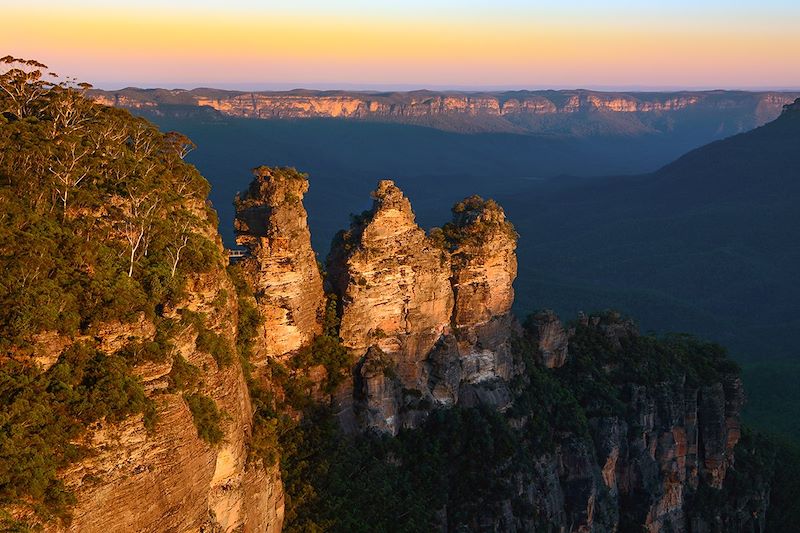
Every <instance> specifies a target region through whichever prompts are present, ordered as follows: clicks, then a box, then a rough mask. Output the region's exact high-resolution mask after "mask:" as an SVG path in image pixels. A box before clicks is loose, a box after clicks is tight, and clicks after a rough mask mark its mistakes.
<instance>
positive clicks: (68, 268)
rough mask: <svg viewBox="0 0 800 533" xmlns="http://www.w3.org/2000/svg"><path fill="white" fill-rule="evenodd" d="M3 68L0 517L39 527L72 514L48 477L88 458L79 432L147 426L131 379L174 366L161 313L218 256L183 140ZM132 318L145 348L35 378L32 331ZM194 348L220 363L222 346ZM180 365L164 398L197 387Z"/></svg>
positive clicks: (84, 349) (78, 348)
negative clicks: (145, 327)
mask: <svg viewBox="0 0 800 533" xmlns="http://www.w3.org/2000/svg"><path fill="white" fill-rule="evenodd" d="M0 63H2V65H0V67H3V69H0V89H1V90H0V360H1V361H3V362H2V363H0V413H1V414H0V463H2V464H0V504H8V503H20V502H25V503H26V504H27V505H30V506H32V507H33V508H34V510H35V511H36V512H37V513H38V516H39V517H40V518H47V517H48V516H51V515H53V514H58V515H60V516H63V515H65V513H67V507H68V505H69V504H70V503H71V501H72V496H71V494H70V493H69V492H67V491H66V490H65V489H64V487H63V486H62V485H61V484H60V482H59V481H58V480H57V476H56V472H57V471H58V470H59V469H62V468H64V467H66V466H68V465H69V464H70V463H71V462H72V461H75V460H77V459H79V458H80V457H81V456H82V454H83V453H85V451H84V450H83V449H82V448H81V447H80V446H79V445H78V444H77V443H78V442H79V439H80V438H81V436H82V435H83V434H84V432H85V431H86V427H87V426H88V425H89V424H92V423H93V422H96V421H98V420H101V419H102V420H106V421H108V422H119V421H121V420H123V419H124V418H125V417H127V416H130V415H133V414H142V415H143V421H144V424H145V426H146V427H147V428H148V429H149V430H153V429H154V428H155V424H156V411H155V407H154V404H153V402H151V401H149V400H147V399H146V397H145V395H144V392H143V390H142V387H141V385H140V383H139V381H138V379H137V378H135V377H134V374H133V372H132V371H131V368H130V365H137V364H141V363H146V362H164V361H167V360H168V359H169V357H170V353H171V352H172V351H173V347H172V344H171V339H172V338H173V336H174V333H175V326H176V321H174V320H171V319H168V318H166V317H164V316H162V315H163V311H164V309H166V308H170V307H174V305H175V304H177V303H178V302H179V301H180V300H181V299H182V298H183V297H184V293H185V286H186V281H187V279H188V276H189V275H192V274H197V273H201V272H208V271H209V269H211V268H214V267H215V265H220V264H222V257H221V255H220V251H219V247H218V246H217V244H216V243H215V242H214V241H213V239H210V238H209V237H208V236H207V232H206V231H205V230H206V228H207V227H208V224H209V221H210V220H211V217H210V215H211V213H212V212H213V210H210V208H209V207H208V205H207V202H206V196H207V194H208V191H209V186H208V183H207V182H206V181H205V179H203V177H202V176H200V174H199V173H198V172H197V170H196V169H195V168H194V167H193V166H191V165H189V164H187V163H185V162H184V161H183V157H184V156H185V155H186V153H188V151H189V150H191V149H192V147H193V144H192V143H191V141H189V140H188V139H187V138H185V137H184V136H182V135H180V134H176V133H168V134H162V133H161V132H159V131H158V129H157V128H156V127H155V126H153V125H152V124H150V123H149V122H147V121H146V120H144V119H141V118H135V117H133V116H131V115H130V114H129V113H127V112H125V111H122V110H119V109H115V108H112V107H106V106H102V105H97V104H94V103H93V102H92V101H91V100H89V99H87V98H85V97H84V96H85V91H86V89H87V88H88V86H87V85H85V84H78V85H74V84H72V83H68V82H58V80H57V79H55V78H54V77H52V76H51V77H50V78H48V75H45V74H44V72H46V71H45V70H44V69H45V66H44V65H42V64H41V63H38V62H36V61H24V60H17V59H15V58H12V57H5V58H2V60H0ZM142 317H144V318H145V319H146V320H149V321H151V322H153V323H154V324H155V325H156V336H155V338H154V339H153V340H152V341H149V340H145V341H140V340H135V339H132V340H131V341H130V342H129V343H128V344H127V345H126V346H124V347H123V348H122V349H121V350H120V351H119V352H118V353H117V354H115V355H106V354H101V353H100V352H97V351H96V350H95V349H94V348H93V347H92V344H91V343H89V344H86V345H74V346H72V347H70V348H69V349H68V350H66V351H65V352H64V353H62V354H61V356H60V358H59V360H58V362H57V363H56V364H55V365H54V366H52V367H51V368H49V369H48V370H47V371H44V372H42V371H40V370H37V369H36V368H35V365H34V364H33V363H32V362H31V361H30V360H29V359H28V356H30V355H31V354H32V353H33V347H34V346H36V345H39V346H41V344H42V343H43V342H44V341H43V340H42V339H40V338H38V335H39V334H41V333H45V332H47V333H52V332H57V333H60V334H62V335H65V336H67V337H73V338H74V337H75V336H78V335H81V336H83V337H84V338H93V337H95V336H96V335H97V332H98V331H100V330H101V329H102V326H104V325H105V324H108V323H112V324H113V323H116V322H121V323H123V324H125V323H127V322H138V321H139V320H141V318H142ZM87 342H88V341H87ZM201 344H203V346H205V347H207V348H208V349H209V350H210V351H211V353H212V355H215V357H216V358H217V359H218V361H220V362H222V363H224V362H225V361H226V350H225V346H224V343H223V342H221V341H220V340H219V339H216V338H213V337H211V336H208V335H207V336H206V337H204V338H203V339H202V342H201ZM9 356H10V357H9ZM187 365H188V364H187V363H186V362H185V361H182V360H181V359H180V358H179V357H177V358H176V364H175V365H174V366H173V372H172V374H171V375H170V384H171V387H172V388H173V389H178V388H182V387H187V388H191V387H193V386H194V385H192V382H193V378H192V372H190V371H189V370H190V369H189V368H188V366H187ZM195 404H196V406H200V407H201V408H202V407H203V405H204V404H202V403H198V402H195ZM200 412H202V413H206V411H200ZM208 413H211V411H208ZM201 419H202V420H212V421H213V416H211V415H210V414H207V416H205V418H201ZM206 425H207V426H209V427H213V424H206ZM206 433H207V434H208V435H209V436H211V437H213V436H214V432H213V431H210V430H209V431H207V432H206Z"/></svg>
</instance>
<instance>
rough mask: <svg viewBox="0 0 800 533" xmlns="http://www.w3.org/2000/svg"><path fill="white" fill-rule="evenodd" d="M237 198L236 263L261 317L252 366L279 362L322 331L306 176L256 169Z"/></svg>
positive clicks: (321, 300) (321, 301)
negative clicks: (240, 251)
mask: <svg viewBox="0 0 800 533" xmlns="http://www.w3.org/2000/svg"><path fill="white" fill-rule="evenodd" d="M254 173H255V175H256V178H255V179H254V180H253V182H252V184H251V185H250V188H249V189H248V190H247V191H246V192H245V193H244V194H243V195H240V196H239V197H237V199H236V212H237V216H236V221H235V224H234V227H235V229H236V242H237V244H239V245H240V246H243V247H245V248H246V249H247V255H246V256H245V257H244V258H242V259H241V260H240V261H239V265H240V266H241V267H242V270H243V271H244V273H245V277H246V278H247V280H248V282H249V284H250V286H251V288H252V290H253V293H254V296H255V298H256V301H257V302H258V307H259V311H260V313H261V318H262V323H261V326H260V332H259V335H258V338H257V339H256V340H255V350H256V354H255V357H253V358H252V361H253V362H254V363H256V364H263V363H264V361H265V360H266V358H267V357H280V356H283V355H285V354H288V353H290V352H296V351H297V350H299V349H300V348H302V347H304V346H307V345H308V344H310V342H311V340H312V339H313V338H314V336H315V335H318V334H319V333H321V332H322V322H321V320H322V308H323V306H324V294H323V292H322V276H321V275H320V272H319V269H318V268H317V259H316V256H315V255H314V250H312V249H311V234H310V233H309V231H308V224H307V218H308V217H307V215H306V211H305V209H304V208H303V203H302V202H303V195H304V194H305V193H306V191H308V180H307V179H306V177H305V176H304V175H302V174H300V173H298V172H296V171H295V170H293V169H286V168H281V169H278V168H276V169H271V168H267V167H259V168H257V169H255V170H254Z"/></svg>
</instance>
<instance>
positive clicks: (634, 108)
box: [91, 88, 798, 135]
mask: <svg viewBox="0 0 800 533" xmlns="http://www.w3.org/2000/svg"><path fill="white" fill-rule="evenodd" d="M91 95H92V97H93V98H94V99H95V101H96V102H98V103H102V104H105V105H115V106H119V107H126V108H130V109H137V110H141V111H144V112H150V113H155V114H157V115H166V114H179V115H184V114H186V113H189V112H190V109H192V108H194V109H195V110H196V112H199V113H217V114H222V115H225V116H232V117H246V118H258V119H303V118H325V117H332V118H345V119H353V120H373V121H381V122H397V123H408V124H421V125H426V126H432V127H436V128H440V129H444V130H450V131H459V132H478V131H483V132H490V131H492V132H500V131H502V132H525V133H560V134H563V133H564V132H566V131H574V132H575V133H578V134H580V135H583V134H585V133H586V131H585V130H583V129H582V128H577V129H575V130H572V128H573V126H574V125H575V121H576V120H577V121H589V122H591V123H592V128H593V129H592V131H593V132H594V133H606V134H609V133H610V134H624V135H637V134H645V133H654V132H656V131H659V132H666V131H668V129H669V128H672V127H673V126H674V125H675V124H679V123H681V122H682V121H684V120H686V117H687V116H689V115H693V114H696V116H708V115H709V114H712V115H713V114H717V115H718V116H719V117H720V118H719V120H720V121H726V120H730V121H731V122H732V123H735V124H737V125H735V126H731V128H732V129H730V130H729V133H735V132H738V131H746V130H748V129H751V128H753V127H757V126H760V125H762V124H764V123H766V122H769V121H770V120H773V119H775V118H776V117H777V116H778V115H780V113H781V110H782V107H783V106H784V105H785V104H790V103H791V102H793V101H794V99H795V98H797V96H798V95H797V93H784V92H759V93H740V92H738V93H735V92H724V91H694V92H691V91H683V92H673V93H611V92H599V91H588V90H561V91H510V92H476V93H447V92H434V91H410V92H393V93H380V94H376V93H365V92H356V91H307V90H296V91H286V92H241V91H221V90H216V89H193V90H191V91H187V90H166V89H155V90H142V89H133V88H129V89H124V90H121V91H114V92H112V91H97V90H94V91H92V92H91ZM665 119H668V120H666V121H665ZM689 120H691V119H689ZM665 122H666V123H668V124H669V126H665ZM581 132H582V133H581Z"/></svg>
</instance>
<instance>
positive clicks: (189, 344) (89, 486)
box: [46, 223, 284, 533]
mask: <svg viewBox="0 0 800 533" xmlns="http://www.w3.org/2000/svg"><path fill="white" fill-rule="evenodd" d="M209 227H210V223H209ZM204 229H205V228H198V230H199V231H200V230H204ZM209 231H213V229H212V230H209ZM217 242H218V243H219V240H217ZM218 246H219V247H220V250H219V251H220V256H221V251H222V250H221V243H220V244H219V245H218ZM234 295H235V289H234V287H233V285H232V283H231V281H230V280H229V279H228V277H227V275H226V273H225V269H224V265H223V264H222V263H221V262H220V263H219V264H214V265H212V266H211V268H210V270H209V271H208V272H207V273H204V274H200V275H196V276H193V277H191V278H190V279H189V280H188V284H187V288H186V299H185V300H184V301H182V302H180V303H178V304H177V305H176V306H175V307H174V308H172V309H169V310H166V311H165V315H166V316H168V317H171V318H174V319H176V320H179V319H180V317H181V316H182V314H184V313H186V312H187V311H189V312H192V313H196V314H197V316H204V317H206V318H205V319H204V323H203V325H202V328H204V329H207V330H208V331H211V332H213V333H214V334H215V335H219V336H220V337H221V338H223V339H225V342H226V343H228V344H229V345H232V344H233V342H234V341H235V339H236V336H237V330H236V323H237V305H236V298H235V297H234ZM220 302H223V304H222V305H220ZM148 332H149V333H148ZM198 334H199V331H198V328H197V327H184V328H182V330H181V333H180V334H179V335H178V336H177V337H175V338H174V339H173V341H172V350H171V353H170V357H169V358H167V359H166V360H164V361H157V362H146V363H144V364H140V365H137V366H136V367H135V368H134V371H135V373H136V375H137V376H138V377H139V378H140V379H141V381H142V383H143V385H144V388H145V391H146V393H147V395H148V396H150V397H151V398H153V399H154V400H156V405H157V417H158V418H157V422H156V426H155V428H153V430H152V431H148V430H147V429H146V428H145V426H144V425H143V423H142V417H141V416H137V417H131V418H128V419H126V420H124V421H122V422H120V423H110V422H106V421H102V422H99V423H97V424H96V425H94V426H93V427H92V428H91V431H89V433H88V434H87V435H86V436H85V437H84V439H83V440H84V442H83V444H84V445H85V446H86V447H87V448H88V450H89V451H90V453H89V454H88V455H87V457H86V458H85V459H83V460H81V461H79V462H76V463H74V464H73V465H72V466H71V467H70V468H69V469H68V470H67V471H65V472H64V473H63V480H64V483H65V485H66V486H67V487H68V488H69V489H71V490H73V491H74V494H75V497H76V502H77V503H76V505H75V506H74V508H72V509H71V514H72V519H71V522H69V523H68V524H61V525H60V524H58V523H50V524H48V525H47V526H46V529H47V530H64V531H74V532H81V533H92V532H98V533H105V532H108V531H142V532H160V531H220V532H233V531H250V532H263V533H278V532H279V531H280V530H281V527H282V523H283V508H284V495H283V487H282V484H281V479H280V472H279V471H278V468H277V466H262V465H259V464H248V443H249V440H250V437H251V429H252V412H253V409H252V406H251V404H250V396H249V393H248V388H247V385H246V383H245V380H244V376H243V374H242V368H241V366H240V365H239V362H238V359H236V358H234V359H233V361H231V362H230V363H229V364H226V365H221V364H219V363H218V362H217V361H216V360H215V359H214V357H212V355H211V354H210V353H208V352H207V351H205V350H204V349H201V348H199V347H198V342H197V338H198ZM97 335H98V340H99V341H103V342H101V345H104V346H106V348H107V349H110V350H112V351H110V352H109V353H112V352H113V351H114V350H118V349H120V348H121V347H122V346H121V344H120V343H117V344H111V345H109V344H108V342H109V341H110V340H113V339H117V338H127V339H137V338H138V337H139V336H142V335H144V336H146V337H147V338H146V340H152V339H153V336H154V335H155V328H154V327H153V326H152V324H150V325H149V327H144V326H143V325H142V323H141V321H140V322H137V323H133V324H128V325H126V324H116V325H107V326H103V327H101V328H99V330H98V333H97ZM104 343H105V344H104ZM179 357H180V358H182V359H183V360H184V361H185V362H186V363H188V364H190V365H194V366H195V367H196V368H197V369H203V372H202V381H201V382H200V384H199V391H200V392H201V393H202V394H203V395H205V396H207V397H209V398H211V399H212V400H213V401H214V402H215V403H216V405H217V407H218V408H219V409H220V410H221V411H223V412H224V413H226V416H225V417H224V419H223V422H222V427H221V429H222V431H223V433H224V438H223V442H222V443H221V444H219V445H216V446H215V445H210V444H208V443H206V442H204V441H203V440H202V439H201V438H200V437H199V436H198V430H197V428H196V427H195V423H194V422H193V415H192V413H191V412H190V409H189V407H188V405H187V403H186V401H185V400H184V397H183V394H182V391H180V390H174V389H173V388H172V387H170V383H171V381H170V380H171V376H172V374H171V372H172V370H173V367H174V366H175V365H176V364H177V363H176V360H177V358H179Z"/></svg>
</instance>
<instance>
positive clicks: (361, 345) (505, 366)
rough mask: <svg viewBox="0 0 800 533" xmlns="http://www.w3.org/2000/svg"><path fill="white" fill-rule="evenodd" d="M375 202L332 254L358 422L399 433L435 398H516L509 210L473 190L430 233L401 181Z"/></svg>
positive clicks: (386, 186)
mask: <svg viewBox="0 0 800 533" xmlns="http://www.w3.org/2000/svg"><path fill="white" fill-rule="evenodd" d="M373 198H374V204H373V208H372V210H370V211H367V212H365V213H363V214H362V215H360V216H359V217H356V218H355V220H354V222H353V224H352V225H351V227H350V229H349V230H347V231H344V232H341V233H340V234H339V235H338V236H337V238H336V241H335V243H334V246H333V248H332V250H331V254H330V255H329V257H328V272H329V280H330V283H331V286H332V290H333V291H334V292H335V293H337V294H338V295H339V297H340V303H341V328H340V336H341V338H342V342H343V343H344V345H345V346H347V347H348V348H349V349H350V350H351V351H352V353H353V356H354V359H355V360H356V361H357V362H358V364H357V367H356V379H355V383H354V387H355V389H354V391H355V392H354V397H355V400H356V403H355V410H356V411H357V412H358V414H359V417H360V421H361V424H362V425H366V426H367V427H372V428H375V429H379V430H382V431H387V432H390V433H395V432H396V431H397V430H398V429H399V428H401V427H415V426H416V425H418V423H419V422H420V421H421V420H423V419H424V418H425V416H427V414H428V413H429V412H430V410H431V409H433V408H435V407H437V406H449V405H454V404H456V403H461V404H464V405H477V404H489V405H493V406H495V407H499V408H502V407H504V406H506V405H508V403H509V401H510V396H511V395H510V392H509V390H508V386H507V380H508V379H509V378H510V377H511V375H512V373H513V362H512V357H511V351H510V338H511V335H512V334H513V332H514V331H515V327H516V322H515V321H514V318H513V316H512V315H511V305H512V303H513V299H514V291H513V289H512V287H511V284H512V282H513V281H514V278H515V277H516V272H517V262H516V255H515V248H516V233H515V232H514V230H513V227H512V226H511V224H510V223H508V221H507V220H506V219H505V214H504V213H503V210H502V209H501V208H500V207H499V206H498V205H497V204H495V203H494V202H492V201H484V200H482V199H480V198H478V197H472V198H468V199H467V200H465V201H463V202H460V203H459V204H457V205H456V207H455V208H454V218H453V222H452V223H450V224H448V225H447V226H445V228H443V229H437V230H434V231H432V232H431V234H430V235H426V234H425V232H424V231H423V230H422V229H420V228H419V227H418V226H417V224H416V223H415V221H414V213H413V211H412V209H411V204H410V203H409V201H408V199H407V198H405V196H403V193H402V192H401V191H400V189H398V188H397V187H396V186H395V185H394V183H392V182H391V181H381V182H380V183H379V184H378V188H377V190H376V191H375V192H374V193H373Z"/></svg>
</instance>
